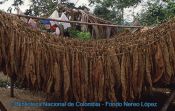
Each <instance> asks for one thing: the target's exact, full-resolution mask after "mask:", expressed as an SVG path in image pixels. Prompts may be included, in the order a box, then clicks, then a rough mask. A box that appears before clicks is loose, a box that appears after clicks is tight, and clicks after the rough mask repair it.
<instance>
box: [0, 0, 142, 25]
mask: <svg viewBox="0 0 175 111" xmlns="http://www.w3.org/2000/svg"><path fill="white" fill-rule="evenodd" d="M0 1H2V0H0ZM53 1H55V0H53ZM69 2H72V3H76V6H80V5H85V6H87V7H89V6H88V3H89V2H88V0H69ZM12 3H13V0H8V1H7V2H6V3H4V4H3V5H0V9H1V10H4V11H7V9H8V8H9V7H10V6H11V4H12ZM29 7H30V0H24V5H22V6H19V8H20V9H21V10H22V12H25V10H26V9H28V8H29ZM89 8H90V9H91V11H93V8H92V7H89ZM142 9H143V6H142V4H141V5H138V6H137V7H135V8H127V9H125V10H124V11H125V13H124V18H125V19H127V21H129V22H132V21H133V16H132V15H133V11H134V14H135V15H136V14H137V13H139V12H141V10H142ZM12 12H13V13H16V11H15V10H13V11H12Z"/></svg>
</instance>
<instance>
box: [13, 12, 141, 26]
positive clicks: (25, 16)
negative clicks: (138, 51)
mask: <svg viewBox="0 0 175 111" xmlns="http://www.w3.org/2000/svg"><path fill="white" fill-rule="evenodd" d="M12 15H16V16H18V17H24V18H32V19H38V20H50V21H57V22H65V23H78V24H84V25H96V26H104V27H121V28H143V26H125V25H114V24H99V23H88V22H80V21H65V20H58V19H51V18H44V17H35V16H27V15H19V14H12Z"/></svg>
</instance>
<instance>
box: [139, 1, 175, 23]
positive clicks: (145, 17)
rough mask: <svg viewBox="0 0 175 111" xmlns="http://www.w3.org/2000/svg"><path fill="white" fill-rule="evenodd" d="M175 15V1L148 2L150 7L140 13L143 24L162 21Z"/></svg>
mask: <svg viewBox="0 0 175 111" xmlns="http://www.w3.org/2000/svg"><path fill="white" fill-rule="evenodd" d="M174 16H175V1H173V0H166V3H165V2H160V1H157V2H154V3H148V9H147V11H145V12H142V13H141V14H140V15H139V20H140V22H141V24H142V25H154V24H159V23H162V22H164V21H166V20H168V19H170V18H172V17H174Z"/></svg>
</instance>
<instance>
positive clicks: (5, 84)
mask: <svg viewBox="0 0 175 111" xmlns="http://www.w3.org/2000/svg"><path fill="white" fill-rule="evenodd" d="M7 85H9V82H8V81H5V80H1V79H0V87H6V86H7Z"/></svg>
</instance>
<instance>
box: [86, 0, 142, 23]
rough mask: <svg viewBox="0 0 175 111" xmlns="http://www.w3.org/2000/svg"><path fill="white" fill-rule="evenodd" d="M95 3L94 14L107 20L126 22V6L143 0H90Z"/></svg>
mask: <svg viewBox="0 0 175 111" xmlns="http://www.w3.org/2000/svg"><path fill="white" fill-rule="evenodd" d="M89 1H90V4H94V5H95V9H94V14H95V15H97V16H100V17H103V18H104V19H107V20H112V21H113V22H114V21H118V22H117V23H121V24H123V23H124V19H123V15H124V8H128V7H131V6H134V5H137V4H138V3H140V2H141V0H89Z"/></svg>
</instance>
